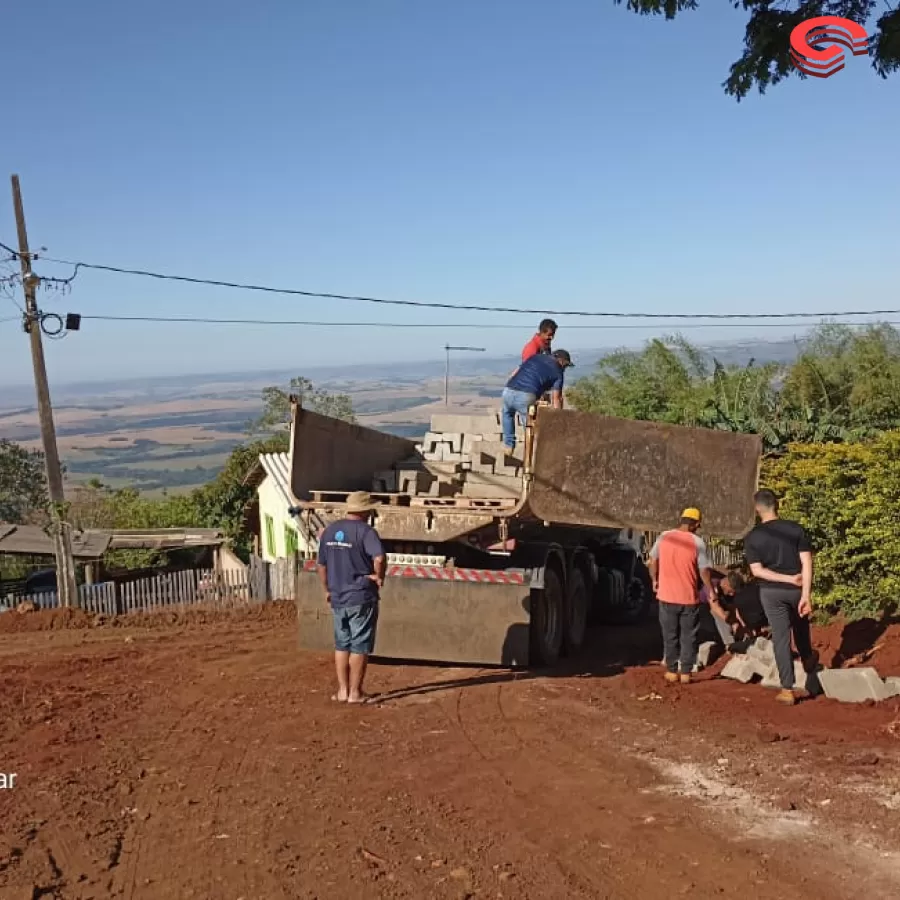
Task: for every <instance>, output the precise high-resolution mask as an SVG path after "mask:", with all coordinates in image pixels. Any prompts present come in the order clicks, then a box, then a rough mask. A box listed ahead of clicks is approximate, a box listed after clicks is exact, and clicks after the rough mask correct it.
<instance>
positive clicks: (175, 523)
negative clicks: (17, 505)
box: [69, 478, 201, 569]
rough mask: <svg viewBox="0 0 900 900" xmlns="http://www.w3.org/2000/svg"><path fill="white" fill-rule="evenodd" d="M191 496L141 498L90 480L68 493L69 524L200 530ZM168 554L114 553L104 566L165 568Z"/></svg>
mask: <svg viewBox="0 0 900 900" xmlns="http://www.w3.org/2000/svg"><path fill="white" fill-rule="evenodd" d="M194 494H195V492H192V493H191V494H180V495H174V496H170V497H164V498H162V499H158V500H157V499H153V498H150V497H144V496H142V495H141V492H140V491H139V490H137V489H136V488H131V487H127V488H118V489H114V488H110V487H108V486H107V485H105V484H103V482H102V481H100V480H99V479H96V478H94V479H91V480H90V481H88V482H86V483H85V484H82V485H79V486H77V487H76V488H74V489H73V490H71V491H70V502H69V520H70V521H71V523H72V525H74V527H75V528H78V529H87V528H95V529H99V530H101V531H115V530H118V529H151V528H191V527H201V521H200V514H199V512H198V508H197V504H196V502H195V496H194ZM167 561H168V554H167V553H166V552H165V551H159V550H115V551H113V552H111V553H109V554H108V556H107V562H108V563H110V564H111V565H113V566H121V567H122V568H125V569H134V568H146V567H150V566H161V565H165V563H166V562H167Z"/></svg>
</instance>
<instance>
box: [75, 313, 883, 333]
mask: <svg viewBox="0 0 900 900" xmlns="http://www.w3.org/2000/svg"><path fill="white" fill-rule="evenodd" d="M81 319H82V321H85V320H93V321H98V322H167V323H171V324H179V323H181V324H196V325H263V326H267V325H273V326H292V325H297V326H307V327H310V328H440V329H446V328H469V329H484V328H490V329H501V330H506V331H511V330H516V331H519V330H521V329H523V328H528V327H530V325H531V324H533V323H526V324H521V323H504V324H484V323H476V322H435V323H430V322H322V321H318V320H309V319H224V318H213V317H204V316H103V315H96V316H94V315H82V316H81ZM824 324H828V320H827V319H826V320H821V321H818V322H807V321H804V322H761V323H756V324H754V325H753V326H752V327H753V328H810V327H813V326H815V325H824ZM842 324H844V325H848V326H854V327H856V326H865V325H875V324H878V325H882V324H884V325H900V320H879V321H878V322H867V321H862V322H860V321H856V322H843V323H842ZM659 327H660V325H658V324H654V325H579V326H578V328H579V330H583V329H588V330H597V331H608V330H611V329H615V330H625V329H646V328H653V329H657V328H659ZM663 327H665V326H663ZM670 327H672V328H677V329H678V330H685V329H694V328H747V327H750V326H748V325H747V324H745V323H743V322H724V323H694V324H688V325H680V324H679V325H675V324H672V325H671V326H670Z"/></svg>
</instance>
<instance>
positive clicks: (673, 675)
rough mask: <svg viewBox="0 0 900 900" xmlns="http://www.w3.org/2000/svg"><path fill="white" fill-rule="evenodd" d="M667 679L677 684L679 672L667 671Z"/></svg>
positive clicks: (670, 682)
mask: <svg viewBox="0 0 900 900" xmlns="http://www.w3.org/2000/svg"><path fill="white" fill-rule="evenodd" d="M666 681H667V682H668V683H669V684H676V683H677V682H678V673H677V672H666Z"/></svg>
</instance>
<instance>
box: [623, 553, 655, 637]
mask: <svg viewBox="0 0 900 900" xmlns="http://www.w3.org/2000/svg"><path fill="white" fill-rule="evenodd" d="M652 602H653V584H652V582H651V580H650V572H649V571H648V570H647V566H646V565H645V563H644V561H643V560H642V559H638V560H635V563H634V572H633V573H632V575H631V581H630V582H628V583H627V584H626V585H625V603H624V604H623V605H622V606H621V607H620V608H619V609H618V610H616V612H615V616H614V619H615V622H616V624H618V625H637V623H638V622H642V621H643V620H644V618H646V616H647V611H648V610H649V609H650V604H651V603H652Z"/></svg>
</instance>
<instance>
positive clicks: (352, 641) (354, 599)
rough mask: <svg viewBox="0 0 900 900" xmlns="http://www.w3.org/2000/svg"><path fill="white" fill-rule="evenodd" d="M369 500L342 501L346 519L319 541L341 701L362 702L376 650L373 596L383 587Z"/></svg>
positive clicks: (382, 559) (360, 495)
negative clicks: (345, 503) (370, 659)
mask: <svg viewBox="0 0 900 900" xmlns="http://www.w3.org/2000/svg"><path fill="white" fill-rule="evenodd" d="M375 506H376V504H374V503H373V502H372V498H371V496H370V495H369V494H368V493H366V492H365V491H356V492H355V493H352V494H350V496H349V497H348V498H347V508H346V512H345V517H344V518H343V519H341V520H340V521H338V522H333V523H332V524H331V525H329V526H328V527H327V528H326V529H325V531H323V532H322V537H321V538H320V539H319V580H320V581H321V583H322V588H323V589H324V591H325V599H326V602H328V603H329V604H330V605H331V610H332V614H333V616H334V666H335V671H336V673H337V682H338V689H337V693H336V694H335V695H334V696H333V697H332V699H333V700H337V701H340V702H342V703H366V702H367V701H368V700H370V699H371V698H370V697H369V696H368V695H367V694H366V693H365V692H364V691H363V680H364V679H365V677H366V667H367V666H368V662H369V656H370V655H371V653H372V652H373V650H374V649H375V632H376V627H377V624H378V592H379V588H380V587H381V586H382V584H383V583H384V573H385V568H386V565H385V564H386V561H387V560H386V556H385V552H384V547H383V546H382V544H381V538H379V537H378V533H377V532H376V531H375V529H374V528H372V527H371V526H369V525H368V524H367V522H366V519H367V518H368V516H369V513H370V512H371V511H372V510H373V509H375Z"/></svg>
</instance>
